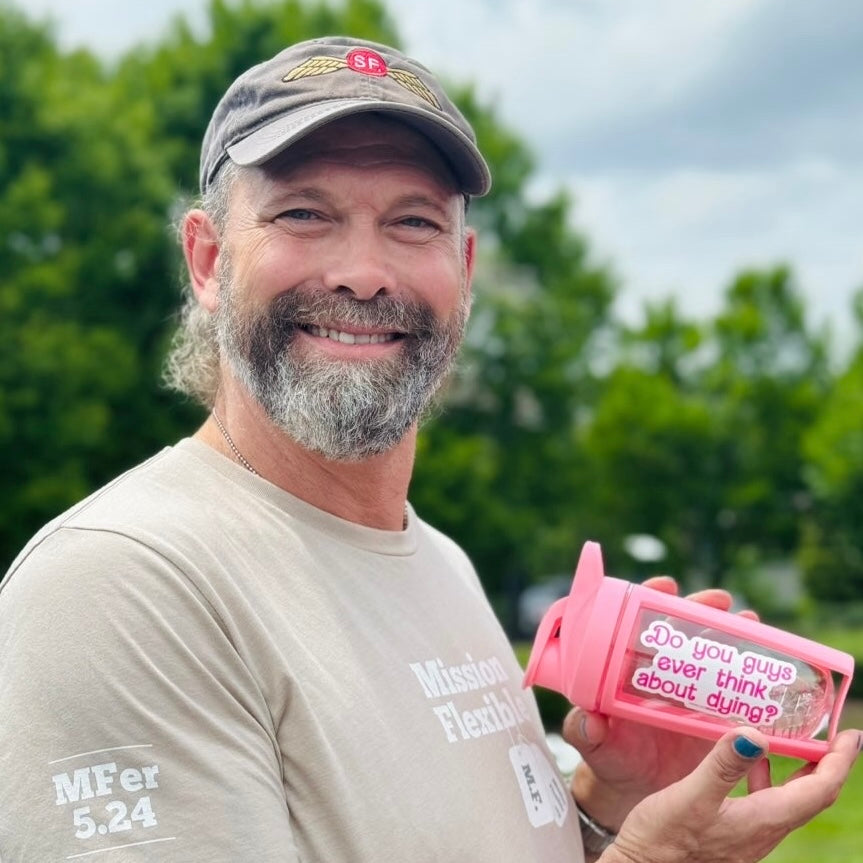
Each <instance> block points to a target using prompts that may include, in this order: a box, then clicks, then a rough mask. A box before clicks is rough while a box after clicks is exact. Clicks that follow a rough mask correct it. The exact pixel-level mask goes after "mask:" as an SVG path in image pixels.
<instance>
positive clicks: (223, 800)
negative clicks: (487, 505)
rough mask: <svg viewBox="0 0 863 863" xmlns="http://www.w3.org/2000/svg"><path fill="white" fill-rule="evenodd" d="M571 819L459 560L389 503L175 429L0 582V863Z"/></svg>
mask: <svg viewBox="0 0 863 863" xmlns="http://www.w3.org/2000/svg"><path fill="white" fill-rule="evenodd" d="M577 821H578V819H577V818H575V817H574V812H573V809H572V805H571V803H570V801H569V795H568V792H567V790H566V789H565V786H564V785H563V783H562V782H561V781H560V779H559V778H558V777H557V775H556V773H555V772H554V769H553V768H552V760H551V756H550V755H549V754H548V751H547V749H546V747H545V743H544V735H543V732H542V728H541V726H540V723H539V719H538V716H537V713H536V707H535V703H534V701H533V699H532V697H531V695H530V694H529V693H527V692H525V691H523V690H522V688H521V671H520V669H519V667H518V665H517V663H516V661H515V659H514V657H513V655H512V651H511V650H510V647H509V644H508V642H507V639H506V638H505V636H504V634H503V632H502V631H501V629H500V627H499V625H498V623H497V621H496V619H495V618H494V615H493V614H492V612H491V610H490V608H489V605H488V603H487V601H486V599H485V597H484V595H483V592H482V589H481V587H480V584H479V581H478V579H477V577H476V574H475V572H474V571H473V569H472V567H471V565H470V563H469V562H468V560H467V559H466V557H465V556H464V554H463V553H462V552H461V551H460V550H459V549H458V548H457V547H456V546H455V545H454V544H453V543H452V542H451V541H449V540H448V539H446V538H445V537H443V536H442V535H441V534H439V533H438V532H436V531H435V530H433V529H432V528H430V527H429V526H428V525H426V524H424V523H422V522H421V521H419V520H418V519H417V518H416V517H415V515H414V514H413V512H411V513H410V519H409V525H408V529H407V530H406V531H404V532H389V531H380V530H374V529H371V528H366V527H362V526H359V525H356V524H352V523H350V522H346V521H343V520H342V519H339V518H336V517H334V516H332V515H329V514H327V513H325V512H322V511H320V510H317V509H315V508H314V507H311V506H309V505H308V504H306V503H304V502H303V501H300V500H298V499H296V498H295V497H293V496H291V495H289V494H287V493H285V492H284V491H282V490H280V489H278V488H276V487H275V486H273V485H271V484H270V483H267V482H266V481H265V480H263V479H261V478H259V477H255V476H253V475H251V474H250V473H248V472H247V471H245V470H244V469H243V468H240V467H238V466H236V465H235V464H233V463H232V462H230V461H228V460H227V459H225V458H223V457H222V456H220V455H218V454H217V453H215V452H214V451H213V450H211V449H209V448H208V447H207V446H205V445H204V444H202V443H200V442H198V441H195V440H185V441H182V442H181V443H179V444H178V445H177V446H175V447H173V448H170V449H167V450H165V451H163V452H162V453H160V454H159V455H157V456H155V457H154V458H152V459H150V460H149V461H148V462H146V463H145V464H143V465H141V466H139V467H138V468H136V469H134V470H132V471H130V472H129V473H127V474H125V475H124V476H122V477H120V478H119V479H118V480H116V481H115V482H113V483H112V484H110V485H109V486H107V487H106V488H104V489H102V490H101V491H100V492H97V493H96V494H94V495H93V496H91V497H90V498H88V499H87V500H86V501H84V502H83V503H81V504H79V505H78V506H77V507H75V508H74V509H72V510H70V511H69V512H68V513H66V514H65V515H63V516H62V517H61V518H59V519H57V520H55V521H54V522H52V523H51V524H50V525H48V526H47V527H46V528H45V529H44V530H42V531H41V532H40V533H39V534H38V535H37V536H36V537H35V538H34V539H33V541H32V542H31V543H30V544H29V545H28V547H27V548H26V549H25V550H24V551H23V552H22V554H21V555H20V556H19V558H18V560H17V561H16V562H15V564H14V565H13V567H12V569H11V570H10V573H9V576H8V577H7V579H6V580H5V581H4V582H3V585H2V590H0V859H2V861H3V863H24V862H25V861H26V863H51V861H65V860H84V861H86V860H89V859H93V860H98V861H99V863H125V861H142V860H148V861H149V860H158V861H166V863H173V861H183V863H189V861H199V860H200V861H207V863H244V861H249V863H268V861H272V863H291V862H292V861H308V863H311V861H316V863H318V861H319V863H334V861H346V863H347V862H348V861H350V863H362V861H382V860H394V861H395V860H397V861H411V863H418V861H471V863H482V861H488V863H503V861H533V860H541V861H546V863H555V861H567V863H578V861H581V860H582V852H581V842H580V838H579V830H578V823H577ZM108 849H110V850H108Z"/></svg>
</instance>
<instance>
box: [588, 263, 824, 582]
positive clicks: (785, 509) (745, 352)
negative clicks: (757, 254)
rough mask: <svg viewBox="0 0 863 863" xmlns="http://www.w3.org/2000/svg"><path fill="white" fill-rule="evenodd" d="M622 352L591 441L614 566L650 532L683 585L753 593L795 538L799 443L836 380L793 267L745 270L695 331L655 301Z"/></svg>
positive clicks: (804, 500) (802, 487) (800, 489)
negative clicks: (750, 588) (755, 580)
mask: <svg viewBox="0 0 863 863" xmlns="http://www.w3.org/2000/svg"><path fill="white" fill-rule="evenodd" d="M619 349H620V351H621V354H620V357H621V358H620V362H619V364H618V366H617V367H616V368H615V369H614V371H613V372H612V373H611V374H610V375H609V376H608V377H607V379H606V380H605V381H604V382H603V391H602V395H601V398H600V399H599V402H598V404H597V408H596V412H595V415H594V416H593V418H592V419H591V421H590V422H589V423H588V424H587V425H586V427H585V429H584V434H583V440H582V446H583V447H584V450H585V452H586V453H588V454H589V456H590V462H591V464H592V465H593V467H594V468H595V470H596V472H597V476H596V480H595V483H594V492H593V500H594V501H595V502H596V503H597V505H598V510H599V517H600V518H602V519H604V520H605V524H606V526H605V528H604V530H605V531H606V532H607V533H608V534H609V535H610V536H611V537H612V542H611V543H610V544H609V553H610V556H611V558H612V560H615V556H614V555H615V550H614V549H615V545H614V541H615V540H616V542H617V545H618V547H619V542H620V539H621V538H622V537H624V536H625V535H626V534H628V533H645V532H647V533H651V534H654V535H655V536H657V537H658V538H660V539H661V540H662V541H663V542H664V543H665V545H666V547H667V548H668V558H667V560H666V561H664V562H663V563H664V565H665V566H666V567H667V568H669V569H670V570H671V571H672V572H674V574H676V575H678V576H680V577H682V578H683V579H684V581H685V580H686V579H687V575H688V574H689V573H692V574H693V575H697V576H698V578H699V581H701V582H706V583H708V584H711V585H719V584H724V585H725V586H728V587H738V588H741V587H742V588H746V586H747V578H746V575H747V574H748V573H749V572H750V571H751V567H752V566H753V564H754V563H758V562H761V563H763V562H765V561H767V560H771V559H773V558H781V559H788V558H790V557H792V556H793V554H794V552H795V549H796V548H797V545H798V543H799V541H800V536H801V526H802V513H803V511H804V510H805V508H806V506H807V505H808V502H809V500H810V496H809V494H808V491H807V484H806V480H805V476H804V474H803V471H802V441H803V436H804V434H805V432H806V430H807V428H808V427H809V426H810V425H811V423H812V422H813V420H814V418H815V417H816V416H817V414H818V411H819V408H820V404H821V401H822V399H823V397H824V393H825V392H826V388H827V386H828V383H829V378H830V375H829V371H828V366H827V353H826V348H825V343H824V339H823V337H821V336H818V335H815V334H813V333H811V332H810V331H809V329H808V327H807V325H806V320H805V309H804V305H803V302H802V300H801V298H800V296H799V293H798V290H797V287H796V285H795V283H794V280H793V278H792V275H791V273H790V272H789V270H788V269H787V268H784V267H778V268H775V269H772V270H766V271H749V272H744V273H741V274H740V275H739V276H738V277H736V278H735V279H734V280H733V281H732V282H731V284H730V285H729V287H728V289H727V291H726V294H725V297H724V303H723V306H722V308H721V310H720V312H719V314H718V315H717V316H716V317H715V318H714V319H713V320H712V321H708V322H705V323H704V324H703V325H700V326H699V325H696V324H694V323H693V322H692V321H687V320H685V319H683V318H682V317H681V316H680V315H679V314H678V312H677V310H676V309H675V307H674V305H673V304H672V303H665V304H659V305H654V306H649V307H648V308H647V318H646V323H645V325H644V327H643V328H641V329H640V330H637V329H629V330H626V331H624V332H623V333H622V334H621V340H620V347H619ZM602 529H603V528H600V530H602ZM617 554H618V559H619V560H620V565H621V566H625V565H627V559H626V558H625V556H623V554H622V553H621V552H617Z"/></svg>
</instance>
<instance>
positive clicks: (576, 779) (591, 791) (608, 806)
mask: <svg viewBox="0 0 863 863" xmlns="http://www.w3.org/2000/svg"><path fill="white" fill-rule="evenodd" d="M571 790H572V796H573V798H574V800H575V803H576V806H578V807H579V808H580V809H581V810H582V811H583V812H586V813H587V814H588V815H589V816H590V817H591V818H592V819H593V820H594V821H596V822H597V823H599V824H601V825H603V826H604V827H605V828H606V829H607V830H609V831H610V832H612V833H617V831H618V830H619V829H620V825H621V824H623V822H624V820H625V819H626V816H627V815H628V814H629V811H630V809H632V807H633V806H635V805H636V804H637V803H638V802H639V801H638V800H635V799H633V800H631V801H630V800H628V799H627V798H626V795H624V794H621V792H620V790H618V789H616V788H614V787H612V786H609V785H607V784H606V783H604V782H601V781H600V780H599V779H597V777H596V774H595V773H594V772H593V771H592V770H591V769H590V767H588V766H587V765H586V764H585V763H583V762H582V763H581V764H579V765H578V768H577V769H576V771H575V774H574V775H573V777H572V785H571Z"/></svg>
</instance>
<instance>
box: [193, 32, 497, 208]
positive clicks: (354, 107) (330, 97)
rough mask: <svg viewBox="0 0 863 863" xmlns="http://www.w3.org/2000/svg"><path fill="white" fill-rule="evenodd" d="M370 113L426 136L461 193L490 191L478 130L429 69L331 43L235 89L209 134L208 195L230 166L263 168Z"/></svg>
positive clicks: (292, 56)
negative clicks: (334, 125)
mask: <svg viewBox="0 0 863 863" xmlns="http://www.w3.org/2000/svg"><path fill="white" fill-rule="evenodd" d="M367 111H373V112H378V113H384V114H388V115H391V116H393V117H395V118H397V119H399V120H401V121H402V122H404V123H406V124H408V125H410V126H412V127H413V128H414V129H416V130H417V131H418V132H420V133H421V134H422V135H424V136H425V137H427V138H428V139H429V140H430V141H431V142H432V143H433V144H434V145H435V146H436V147H437V148H438V150H439V151H440V152H441V154H442V155H443V156H444V158H445V159H446V161H447V162H448V163H449V165H450V167H451V169H452V171H453V175H454V176H455V178H456V181H457V182H458V183H459V186H460V188H461V191H462V192H465V193H467V194H469V195H484V194H485V193H486V192H488V190H489V189H490V188H491V175H490V173H489V169H488V165H486V162H485V159H483V157H482V154H481V153H480V151H479V148H478V147H477V144H476V136H475V134H474V131H473V129H472V128H471V126H470V124H469V123H468V122H467V120H466V119H465V118H464V116H463V115H462V114H461V112H460V111H459V110H458V108H456V106H455V105H454V104H453V103H452V102H451V101H450V99H449V97H448V96H447V95H446V93H445V92H444V90H443V88H442V87H441V85H440V84H439V83H438V81H437V79H436V78H435V77H434V76H433V75H432V73H431V72H430V71H429V70H428V69H426V68H425V66H423V65H422V64H420V63H418V62H417V61H416V60H412V59H411V58H410V57H407V56H405V55H404V54H403V53H401V52H400V51H397V50H395V49H394V48H390V47H388V46H386V45H380V44H378V43H376V42H369V41H366V40H363V39H352V38H350V37H346V36H331V37H327V38H324V39H313V40H310V41H307V42H299V43H297V44H296V45H292V46H291V47H289V48H286V49H285V50H283V51H281V52H280V53H278V54H276V56H275V57H272V58H271V59H269V60H266V61H265V62H263V63H259V64H258V65H257V66H253V67H252V68H251V69H248V70H247V71H246V72H244V73H243V74H242V75H240V76H239V77H238V78H237V79H236V80H235V81H234V82H233V84H231V86H230V87H228V89H227V91H226V92H225V94H224V96H222V98H221V100H220V101H219V103H218V105H216V109H215V111H214V112H213V116H212V118H211V119H210V124H209V126H208V127H207V131H206V133H205V135H204V141H203V145H202V147H201V176H200V182H201V191H206V190H207V188H208V186H209V185H210V183H212V181H213V179H214V178H215V176H216V174H218V172H219V169H220V168H221V167H222V165H223V164H224V163H225V162H226V161H227V160H228V159H230V160H231V161H233V162H235V163H236V164H238V165H242V166H251V165H263V164H264V163H265V162H267V161H269V160H270V159H272V158H273V157H274V156H276V155H278V154H279V153H281V152H282V151H283V150H285V149H287V148H288V147H289V146H290V145H291V144H293V143H295V142H296V141H298V140H300V139H301V138H303V137H304V136H305V135H308V134H309V133H310V132H313V131H314V130H315V129H318V128H320V127H321V126H324V125H326V124H327V123H330V122H332V121H333V120H336V119H338V118H340V117H346V116H349V115H351V114H359V113H363V112H367Z"/></svg>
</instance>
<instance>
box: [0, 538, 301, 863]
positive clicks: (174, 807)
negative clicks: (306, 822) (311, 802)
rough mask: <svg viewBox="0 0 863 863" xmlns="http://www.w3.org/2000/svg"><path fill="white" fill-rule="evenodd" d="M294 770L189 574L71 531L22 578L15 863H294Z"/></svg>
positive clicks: (9, 596)
mask: <svg viewBox="0 0 863 863" xmlns="http://www.w3.org/2000/svg"><path fill="white" fill-rule="evenodd" d="M281 763H282V762H281V758H280V755H279V751H278V746H277V744H276V742H275V734H274V731H273V726H272V718H271V716H270V714H269V711H268V708H267V704H266V702H265V700H264V698H263V695H262V693H261V691H260V688H259V686H258V685H257V684H256V681H255V679H254V677H253V675H251V674H250V672H249V670H248V667H247V666H246V665H245V664H244V662H243V661H242V657H241V656H240V654H239V652H238V650H237V649H236V647H235V645H234V644H233V642H232V639H231V632H230V630H229V627H228V626H226V625H225V623H224V621H222V620H220V619H219V616H218V614H217V613H216V612H215V610H214V608H213V607H212V605H211V604H210V603H208V602H207V600H206V598H205V597H204V596H203V594H202V593H201V591H200V590H199V589H198V588H197V587H196V586H195V584H194V583H193V581H192V580H190V578H189V577H188V574H186V573H184V572H182V571H181V568H180V567H178V566H177V565H176V563H174V562H171V561H168V560H166V559H164V558H163V557H162V556H161V555H159V554H158V553H156V552H155V551H153V550H152V549H150V548H148V547H146V546H145V545H142V544H141V543H139V542H137V541H135V540H133V539H130V538H128V537H125V536H122V535H118V534H114V533H110V532H106V531H94V530H83V529H70V528H61V529H59V530H57V531H55V532H53V533H51V534H49V535H48V536H47V537H46V538H44V539H43V540H42V542H41V543H40V544H39V545H37V546H36V547H35V548H34V549H33V550H32V551H31V552H30V554H29V555H28V556H27V557H26V558H25V559H24V560H23V562H22V563H21V564H20V565H19V566H18V568H17V569H16V570H15V571H14V572H13V573H12V574H11V575H10V576H9V578H8V579H7V583H6V584H5V585H4V586H3V589H2V591H0V859H2V860H3V863H23V861H36V860H39V861H48V860H58V861H60V860H84V861H87V860H89V859H94V860H100V861H107V863H126V861H130V863H131V861H143V860H148V861H149V860H154V859H157V860H160V861H165V863H174V861H184V863H187V861H190V860H206V861H208V863H221V861H224V863H228V861H231V863H235V861H237V860H254V861H256V863H267V861H278V863H290V861H294V860H296V859H297V855H296V852H295V849H294V842H293V839H292V835H291V821H290V813H289V812H288V808H287V805H286V802H285V793H284V787H283V782H282V775H281ZM108 849H112V850H111V851H110V852H109V851H108Z"/></svg>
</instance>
